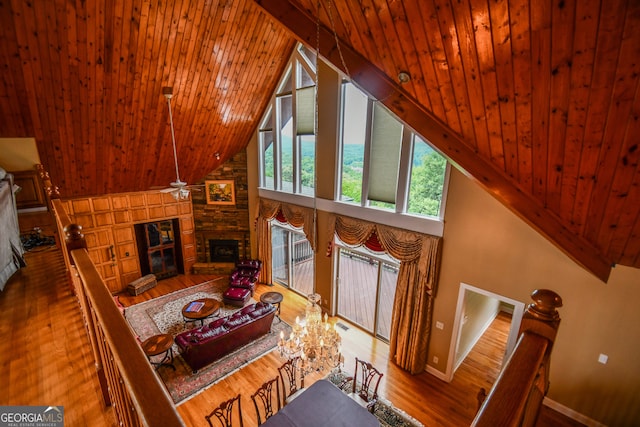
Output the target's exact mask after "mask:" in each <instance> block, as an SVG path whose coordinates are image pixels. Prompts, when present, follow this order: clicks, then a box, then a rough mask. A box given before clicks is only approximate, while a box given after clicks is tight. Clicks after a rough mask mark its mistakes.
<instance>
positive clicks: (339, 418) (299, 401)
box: [262, 380, 380, 427]
mask: <svg viewBox="0 0 640 427" xmlns="http://www.w3.org/2000/svg"><path fill="white" fill-rule="evenodd" d="M262 425H263V426H264V427H326V426H331V427H379V426H380V421H378V419H377V418H376V417H374V416H373V415H372V414H370V413H369V411H367V410H366V409H365V408H363V407H362V406H360V405H358V403H356V401H354V400H353V399H351V398H350V397H349V396H347V395H346V394H345V393H343V392H342V391H341V390H340V389H339V388H338V387H336V386H335V385H333V384H332V383H331V382H329V381H327V380H319V381H317V382H315V383H314V384H313V385H312V386H311V387H309V388H308V389H306V390H305V391H304V392H303V393H302V394H300V395H299V396H298V397H297V398H295V399H294V400H292V401H291V403H288V404H287V405H285V407H284V408H282V409H280V410H279V411H278V412H277V413H276V414H275V415H274V416H272V417H271V418H269V419H268V420H267V421H266V422H264V423H263V424H262Z"/></svg>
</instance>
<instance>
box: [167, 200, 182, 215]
mask: <svg viewBox="0 0 640 427" xmlns="http://www.w3.org/2000/svg"><path fill="white" fill-rule="evenodd" d="M179 210H180V209H179V208H178V205H177V203H174V204H171V205H165V206H164V216H166V217H170V218H172V217H176V216H178V212H179Z"/></svg>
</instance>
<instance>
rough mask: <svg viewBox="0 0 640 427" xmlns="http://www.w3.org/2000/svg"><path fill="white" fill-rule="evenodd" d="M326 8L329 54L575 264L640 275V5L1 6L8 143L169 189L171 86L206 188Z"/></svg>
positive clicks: (2, 116) (88, 170)
mask: <svg viewBox="0 0 640 427" xmlns="http://www.w3.org/2000/svg"><path fill="white" fill-rule="evenodd" d="M262 8H264V9H265V10H266V11H267V12H268V14H267V13H265V12H264V11H263V9H262ZM318 11H319V13H318ZM270 15H271V16H270ZM316 16H319V17H320V23H321V41H320V51H321V54H322V55H323V56H324V57H325V58H327V59H328V60H329V61H330V62H332V63H333V64H334V65H335V66H336V67H338V68H340V69H342V70H343V71H345V72H346V73H347V74H348V76H349V77H350V78H351V79H352V80H353V81H355V82H356V83H358V84H359V85H360V86H362V87H363V88H364V89H366V90H367V91H369V92H370V93H371V94H372V95H374V96H376V97H378V98H379V99H383V102H384V103H385V104H386V105H387V106H388V107H389V108H390V109H392V110H393V111H394V112H395V113H396V114H397V115H399V116H400V117H402V118H403V119H405V120H406V121H407V122H408V123H409V124H410V125H411V126H412V127H413V128H415V129H416V130H417V131H418V132H420V133H421V134H422V135H423V136H425V137H427V138H428V139H429V140H430V141H431V142H432V143H433V144H434V145H435V146H436V147H437V148H438V149H440V150H441V151H442V153H443V154H444V155H446V156H447V157H448V158H449V159H450V160H451V161H452V162H453V163H454V164H455V165H456V166H458V167H459V168H460V169H462V170H463V171H465V173H467V174H468V175H470V176H472V177H474V178H475V179H476V180H478V182H480V183H481V184H482V185H484V186H485V188H487V190H488V191H490V192H491V193H492V194H494V195H495V196H496V197H497V198H498V199H499V200H500V201H502V202H503V203H504V204H505V205H506V206H508V207H510V208H511V209H512V210H513V211H514V212H516V213H518V214H519V215H520V216H521V217H522V218H524V219H525V220H527V221H528V222H529V223H530V224H531V225H532V226H533V227H535V228H536V229H537V230H539V231H540V232H541V233H542V234H543V235H545V236H546V237H547V238H549V239H550V240H551V241H552V242H554V243H555V244H557V245H558V247H560V248H561V249H563V250H564V251H565V252H566V253H567V254H568V255H570V256H571V257H572V258H573V259H574V260H576V261H577V262H578V263H580V264H581V265H583V266H584V267H585V268H587V269H588V270H589V271H591V272H592V273H594V274H595V275H596V276H597V277H599V278H600V279H602V280H603V281H606V280H607V278H608V276H609V272H610V267H611V266H612V265H614V264H622V265H627V266H632V267H636V268H640V188H639V187H640V173H639V172H640V170H639V169H638V163H639V162H638V157H639V156H640V150H638V135H639V134H640V132H638V131H639V130H640V129H639V127H640V123H639V121H638V113H639V112H640V100H639V98H638V83H639V72H638V71H639V67H640V64H639V63H638V61H639V60H640V2H638V1H637V0H627V1H622V0H614V1H609V2H605V1H604V0H600V1H597V0H582V1H578V0H535V1H534V0H511V1H490V0H420V1H418V0H357V1H356V0H240V1H238V0H234V1H222V0H220V1H215V0H210V1H200V0H176V1H172V2H151V1H149V0H111V1H97V2H82V1H76V2H67V1H63V0H52V1H40V0H36V1H35V2H26V1H19V0H15V1H12V2H1V3H0V37H1V38H2V39H1V40H2V41H1V42H0V61H1V62H0V64H1V66H2V79H1V80H0V137H19V136H32V137H35V138H36V141H37V143H38V149H39V152H40V156H41V158H42V161H43V163H44V165H45V167H46V168H47V169H48V170H49V171H50V174H51V177H52V179H53V180H54V182H55V183H56V184H58V185H60V187H61V189H62V193H63V195H64V196H76V195H92V194H101V193H113V192H121V191H136V190H143V189H148V188H150V187H151V186H162V185H166V184H167V183H168V182H170V181H173V180H174V178H175V176H174V175H175V174H174V169H173V166H172V157H171V156H172V153H171V142H170V141H171V140H170V133H169V127H168V115H167V108H166V101H165V100H164V98H163V97H162V87H163V86H173V87H174V93H175V96H174V98H173V99H172V107H173V113H174V121H175V125H176V137H177V143H178V157H179V159H180V163H181V175H182V176H181V178H182V179H183V180H186V181H188V182H196V181H198V180H201V179H202V177H204V176H205V175H206V174H207V173H208V172H210V171H212V170H214V169H215V168H216V167H217V166H219V165H220V164H221V163H223V162H224V161H225V160H227V159H228V158H229V157H231V156H233V155H234V154H235V153H236V152H238V151H239V150H241V149H243V148H244V147H245V146H246V145H247V143H248V140H249V138H250V136H251V133H252V132H253V131H254V130H255V128H256V126H257V120H258V119H259V118H260V115H261V113H262V110H263V108H264V106H265V105H266V103H267V102H268V101H269V97H270V95H271V93H272V91H273V88H274V85H275V83H276V80H277V78H278V76H279V74H280V73H281V71H282V69H283V66H284V65H285V63H286V61H287V59H288V56H289V54H290V52H291V49H292V48H293V44H294V42H295V39H298V40H301V41H303V42H305V43H307V44H308V45H309V46H310V47H315V46H316V29H317V26H316V23H317V19H316ZM272 17H273V18H272ZM280 24H282V25H280ZM334 30H335V34H334ZM336 39H337V40H339V43H338V44H336ZM338 46H339V47H340V49H338ZM401 71H405V72H407V73H408V74H409V75H410V76H411V80H410V82H408V83H399V81H398V78H397V76H398V73H399V72H401ZM215 153H219V155H220V159H217V158H216V156H215Z"/></svg>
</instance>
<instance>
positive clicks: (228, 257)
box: [209, 239, 239, 263]
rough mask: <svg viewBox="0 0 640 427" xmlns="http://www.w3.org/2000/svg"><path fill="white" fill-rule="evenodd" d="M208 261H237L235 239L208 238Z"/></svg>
mask: <svg viewBox="0 0 640 427" xmlns="http://www.w3.org/2000/svg"><path fill="white" fill-rule="evenodd" d="M209 260H210V262H234V263H236V262H238V260H239V254H238V241H237V240H213V239H211V240H209Z"/></svg>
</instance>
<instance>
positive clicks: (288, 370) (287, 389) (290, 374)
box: [278, 357, 304, 405]
mask: <svg viewBox="0 0 640 427" xmlns="http://www.w3.org/2000/svg"><path fill="white" fill-rule="evenodd" d="M300 361H301V359H300V357H295V358H293V359H289V360H287V361H286V362H284V363H283V364H282V366H280V367H279V368H278V372H279V373H280V378H281V379H282V400H283V401H284V404H285V405H286V404H287V403H290V402H291V401H292V400H293V399H295V398H296V397H298V396H299V395H300V393H302V392H303V391H304V375H302V373H301V372H300V370H299V369H298V367H299V366H298V364H299V363H300ZM298 373H300V386H299V387H298Z"/></svg>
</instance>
